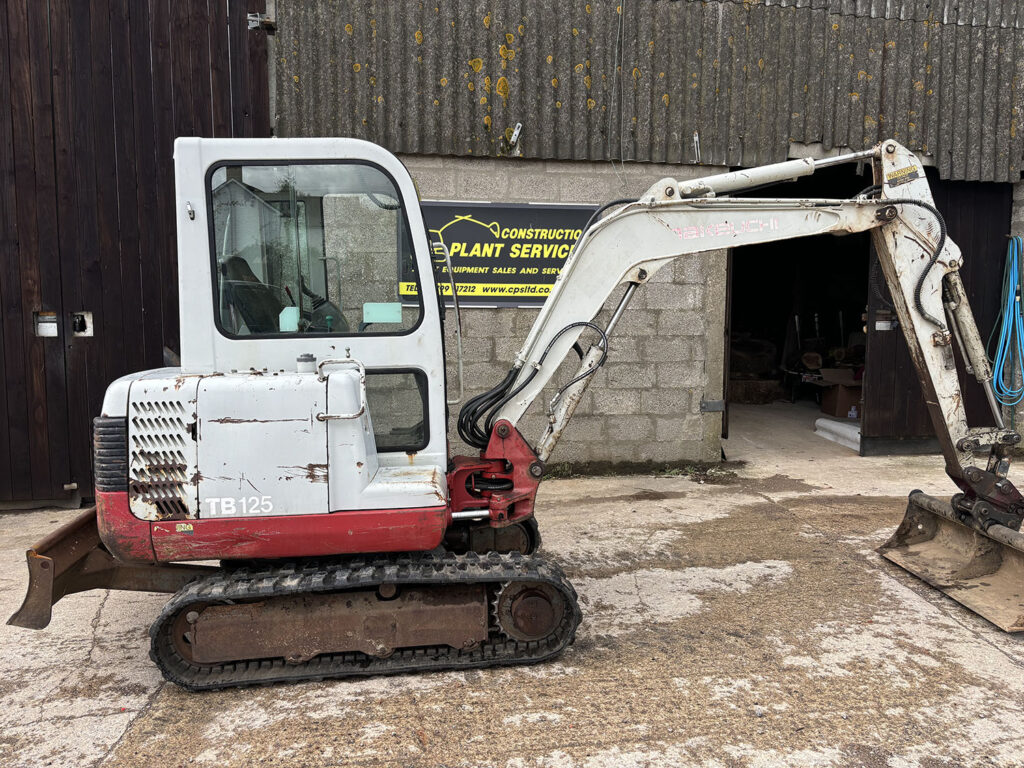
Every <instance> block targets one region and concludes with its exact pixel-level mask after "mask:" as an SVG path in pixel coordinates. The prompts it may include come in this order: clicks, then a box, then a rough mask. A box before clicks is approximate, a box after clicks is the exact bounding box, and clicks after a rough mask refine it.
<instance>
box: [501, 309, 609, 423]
mask: <svg viewBox="0 0 1024 768" xmlns="http://www.w3.org/2000/svg"><path fill="white" fill-rule="evenodd" d="M580 327H585V328H591V329H593V330H595V331H597V332H598V333H599V334H601V350H602V354H601V359H600V360H599V361H598V363H597V365H595V366H594V367H593V368H591V369H590V370H587V371H584V372H583V373H581V374H580V375H579V376H577V377H576V378H574V379H573V380H572V381H570V382H569V383H568V384H566V385H565V386H564V387H562V388H561V389H560V390H559V391H558V392H557V393H556V394H555V398H554V399H555V400H557V399H558V398H559V397H561V395H562V393H563V392H565V390H566V389H568V388H569V387H571V386H572V385H573V384H575V383H576V382H577V381H580V380H582V379H585V378H586V377H587V376H590V375H591V374H592V373H593V372H594V371H596V370H597V369H598V368H600V367H601V366H602V365H604V362H605V360H607V359H608V336H606V335H605V332H604V330H602V329H601V328H600V327H599V326H597V325H594V324H593V323H590V322H585V321H580V322H577V323H569V325H567V326H565V327H564V328H562V329H561V330H560V331H559V332H558V333H556V334H555V335H554V336H553V337H552V338H551V341H549V342H548V345H547V347H546V348H545V349H544V352H543V353H542V354H541V356H540V358H539V359H538V360H537V365H536V367H534V369H533V370H532V371H530V375H529V376H527V377H526V379H524V380H523V383H522V384H520V385H519V386H518V387H516V388H515V389H514V390H512V391H511V392H509V393H508V394H507V395H505V397H504V398H503V399H502V400H501V402H499V403H498V404H497V405H495V406H494V407H493V408H492V409H491V411H490V413H489V414H488V416H487V422H486V424H485V426H486V431H487V433H488V434H490V432H491V430H492V429H494V422H495V421H496V420H497V417H498V413H499V412H500V411H501V409H502V408H504V407H505V404H506V403H508V402H509V401H510V400H512V398H514V397H515V396H516V395H518V394H519V393H520V392H522V391H523V390H524V389H526V386H527V385H528V384H529V383H530V382H531V381H533V378H534V377H535V376H536V375H537V371H538V370H539V369H540V366H542V365H543V364H544V360H545V359H546V358H547V356H548V353H549V352H550V351H551V348H552V347H553V346H554V345H555V342H556V341H558V339H559V338H560V337H561V336H562V334H564V333H565V332H566V331H570V330H572V329H573V328H580Z"/></svg>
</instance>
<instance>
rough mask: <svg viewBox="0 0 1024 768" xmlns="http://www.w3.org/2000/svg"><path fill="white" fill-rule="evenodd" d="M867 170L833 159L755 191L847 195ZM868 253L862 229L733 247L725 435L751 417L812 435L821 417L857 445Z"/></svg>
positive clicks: (764, 427)
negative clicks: (829, 163)
mask: <svg viewBox="0 0 1024 768" xmlns="http://www.w3.org/2000/svg"><path fill="white" fill-rule="evenodd" d="M861 171H862V172H863V175H862V174H861ZM870 173H871V170H870V167H869V166H867V167H863V168H861V167H858V166H856V165H848V166H837V167H835V168H827V169H822V170H821V171H819V172H817V173H815V174H814V175H813V176H809V177H805V178H802V179H800V180H798V181H796V182H794V183H789V184H783V185H779V186H776V187H772V188H771V189H769V190H760V191H758V192H755V193H753V194H752V195H751V196H758V197H801V198H816V197H817V198H849V197H853V196H854V195H856V194H857V193H858V192H860V191H861V190H863V189H864V188H865V187H867V186H869V185H870V184H871V176H870ZM872 258H873V256H872V253H871V242H870V236H869V235H868V234H867V233H857V234H852V235H844V236H836V235H819V236H816V237H806V238H799V239H795V240H786V241H781V242H777V243H768V244H764V245H754V246H746V247H742V248H737V249H735V250H734V251H733V252H732V255H731V260H730V265H729V281H730V285H729V297H730V306H729V333H728V338H729V349H728V382H727V402H728V403H729V433H730V434H729V436H730V437H732V436H734V435H735V434H736V432H737V431H742V430H743V429H744V427H745V425H749V426H750V427H751V428H752V429H753V428H754V425H755V424H756V425H757V427H756V428H757V429H758V431H759V432H761V433H778V434H779V436H780V437H782V433H783V432H794V435H792V437H793V439H799V438H798V435H806V436H807V438H808V439H814V438H811V437H810V433H811V431H812V430H815V427H816V424H817V426H818V432H819V433H827V436H828V437H829V438H830V439H833V440H835V441H837V442H839V443H841V444H843V445H846V446H847V447H848V448H851V449H853V450H858V449H859V446H858V442H857V441H858V439H859V424H860V418H861V416H862V412H863V404H862V382H863V377H864V365H865V359H866V343H867V339H866V333H865V312H866V308H867V303H868V293H869V290H870V277H871V260H872ZM878 278H879V279H880V278H881V276H880V275H879V276H878Z"/></svg>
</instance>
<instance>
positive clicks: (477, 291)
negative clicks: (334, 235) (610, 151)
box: [400, 202, 594, 306]
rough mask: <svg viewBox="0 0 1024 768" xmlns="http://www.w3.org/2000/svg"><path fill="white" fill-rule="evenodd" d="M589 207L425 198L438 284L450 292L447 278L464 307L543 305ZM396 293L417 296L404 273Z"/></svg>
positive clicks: (585, 221) (577, 236)
mask: <svg viewBox="0 0 1024 768" xmlns="http://www.w3.org/2000/svg"><path fill="white" fill-rule="evenodd" d="M593 212H594V207H593V206H589V205H587V206H581V205H539V204H531V205H517V204H496V203H458V202H424V203H423V217H424V219H425V221H426V225H427V229H428V231H429V235H430V240H431V244H432V247H433V250H434V258H435V260H436V262H437V282H438V289H439V290H440V291H441V292H442V293H443V295H446V296H450V295H451V282H454V283H455V286H456V290H457V291H458V294H459V302H460V303H461V304H465V305H469V306H472V305H474V304H476V305H486V306H494V305H501V304H508V305H512V306H516V305H521V304H539V303H542V302H543V301H544V299H545V298H546V297H547V295H548V294H549V293H550V292H551V286H552V285H554V282H555V280H556V279H557V277H558V275H559V273H560V272H561V271H562V265H563V264H564V263H565V260H566V259H567V258H568V257H569V254H570V253H572V249H573V246H574V245H575V244H576V242H577V240H579V238H580V236H581V235H582V234H583V228H584V226H585V225H586V223H587V221H588V219H589V218H590V216H591V215H592V214H593ZM445 249H447V252H448V258H449V259H450V260H451V265H452V278H453V280H449V276H448V267H447V265H446V264H445V262H444V255H443V254H444V251H445ZM400 291H401V293H402V295H403V296H408V297H412V296H415V295H416V283H415V281H414V280H413V279H412V276H411V275H409V276H406V277H405V278H404V279H403V282H402V283H401V285H400Z"/></svg>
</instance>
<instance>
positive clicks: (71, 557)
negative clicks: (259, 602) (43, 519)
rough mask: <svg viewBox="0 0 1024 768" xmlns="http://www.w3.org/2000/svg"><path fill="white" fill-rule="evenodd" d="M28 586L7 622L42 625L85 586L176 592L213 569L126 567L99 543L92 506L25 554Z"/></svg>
mask: <svg viewBox="0 0 1024 768" xmlns="http://www.w3.org/2000/svg"><path fill="white" fill-rule="evenodd" d="M25 559H26V560H27V562H28V590H27V591H26V593H25V600H24V602H23V603H22V604H21V608H19V609H18V611H17V612H16V613H15V614H14V615H13V616H11V618H10V619H8V621H7V623H8V624H12V625H14V626H16V627H25V628H26V629H43V628H44V627H45V626H46V625H47V624H49V623H50V615H51V612H52V609H53V606H54V604H55V603H56V602H57V601H58V600H60V599H61V598H62V597H65V596H67V595H71V594H74V593H75V592H85V591H86V590H89V589H128V590H135V591H141V592H177V591H178V590H179V589H181V588H182V587H183V586H185V585H186V584H188V583H189V582H190V581H193V580H194V579H197V578H199V577H200V576H207V575H209V574H210V573H212V572H215V571H216V570H217V569H216V568H213V567H210V566H194V565H128V564H125V563H120V562H118V561H117V560H115V559H114V558H113V557H112V556H111V555H110V553H109V552H107V550H106V549H104V548H103V544H102V543H101V542H100V534H99V529H98V528H97V525H96V508H95V507H92V508H90V509H87V510H86V511H84V512H82V514H80V515H79V516H78V517H76V518H75V519H74V520H72V521H71V522H69V523H67V524H66V525H63V526H61V527H60V528H58V529H57V530H55V531H53V533H51V534H49V535H48V536H46V537H44V538H43V539H41V540H40V541H38V542H37V543H36V544H35V545H34V546H33V547H32V548H31V549H30V550H28V552H26V553H25Z"/></svg>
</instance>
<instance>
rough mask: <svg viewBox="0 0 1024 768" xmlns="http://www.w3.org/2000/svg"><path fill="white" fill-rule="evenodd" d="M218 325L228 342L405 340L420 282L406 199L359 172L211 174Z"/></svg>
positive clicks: (310, 168) (229, 168) (308, 169)
mask: <svg viewBox="0 0 1024 768" xmlns="http://www.w3.org/2000/svg"><path fill="white" fill-rule="evenodd" d="M210 195H211V210H212V216H211V219H212V227H213V245H214V267H215V272H216V275H217V280H216V295H215V297H214V301H215V302H216V309H217V318H218V321H219V325H220V328H221V330H222V331H223V332H224V333H226V334H228V335H229V336H252V335H261V336H263V335H271V336H280V335H295V334H316V335H354V334H361V333H367V334H401V333H407V332H408V331H410V330H412V329H413V328H414V327H415V326H416V325H418V324H419V321H420V316H421V314H422V304H421V301H420V299H419V293H420V291H419V278H418V276H417V274H416V262H415V258H414V255H413V250H412V245H411V240H410V238H409V229H408V226H407V223H406V219H405V211H404V209H403V207H402V201H401V197H400V195H399V193H398V190H397V189H396V188H395V185H394V183H393V182H392V181H391V179H390V177H388V176H387V175H386V174H385V173H384V172H383V171H381V170H379V169H378V168H375V167H373V166H369V165H365V164H356V163H316V164H306V165H240V164H239V165H222V166H219V167H217V168H216V169H215V170H214V171H213V172H212V174H210Z"/></svg>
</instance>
